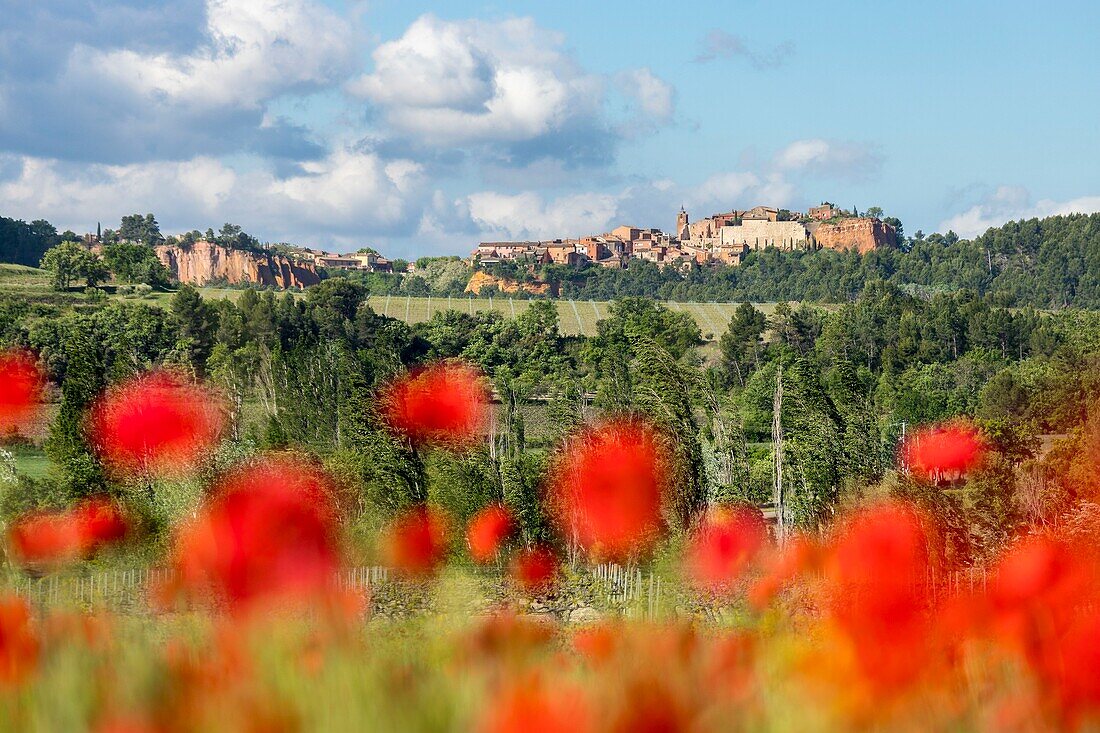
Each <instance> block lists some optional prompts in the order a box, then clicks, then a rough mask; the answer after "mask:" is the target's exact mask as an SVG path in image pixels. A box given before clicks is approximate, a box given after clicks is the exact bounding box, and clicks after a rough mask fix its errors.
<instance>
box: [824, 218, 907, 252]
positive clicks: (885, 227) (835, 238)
mask: <svg viewBox="0 0 1100 733" xmlns="http://www.w3.org/2000/svg"><path fill="white" fill-rule="evenodd" d="M808 228H809V229H810V234H811V235H812V236H813V239H814V241H815V242H817V245H818V246H819V247H822V248H824V249H838V250H839V249H854V250H856V251H858V252H859V253H860V254H864V253H866V252H870V251H871V250H873V249H878V248H879V247H885V246H888V245H892V244H894V227H892V226H890V225H889V224H886V223H884V222H881V221H879V220H878V219H872V218H870V217H865V216H861V217H853V218H850V219H841V220H840V221H838V222H837V223H836V224H819V225H817V226H814V225H812V224H811V225H810V226H809V227H808Z"/></svg>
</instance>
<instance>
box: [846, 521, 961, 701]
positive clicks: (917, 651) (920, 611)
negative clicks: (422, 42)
mask: <svg viewBox="0 0 1100 733" xmlns="http://www.w3.org/2000/svg"><path fill="white" fill-rule="evenodd" d="M927 568H928V547H927V542H926V538H925V535H924V532H923V531H922V529H921V525H920V521H919V517H918V515H917V513H916V511H915V510H914V509H913V508H911V507H908V506H905V505H903V504H897V503H884V504H881V505H878V506H873V507H869V508H867V509H863V510H860V511H858V512H856V513H855V514H853V515H852V516H851V517H848V518H847V519H846V520H845V521H844V522H842V523H841V525H840V527H839V532H838V535H837V538H836V540H835V542H834V544H833V546H832V548H831V553H830V555H829V558H828V560H827V562H826V568H825V569H826V577H825V579H826V583H827V589H826V590H827V602H828V610H829V612H830V615H831V617H832V620H833V621H834V623H835V624H836V625H837V626H838V627H839V629H840V631H841V632H842V633H843V634H844V635H845V636H846V637H847V639H848V641H849V642H850V643H851V645H852V651H853V652H854V655H855V662H856V666H857V668H858V670H859V672H860V676H861V678H862V680H863V682H864V683H866V684H867V685H868V686H869V687H870V688H871V689H872V690H874V691H875V692H876V694H898V693H901V692H904V691H906V690H907V689H908V688H909V687H910V686H911V685H912V684H913V683H914V682H915V681H916V680H917V679H919V678H920V677H921V676H922V675H926V674H928V673H930V672H931V671H932V669H933V667H934V664H933V663H934V662H938V661H942V659H941V655H940V654H938V650H937V649H936V648H935V645H934V644H933V639H932V638H931V619H932V617H931V615H930V608H929V599H928V596H927V583H926V570H927Z"/></svg>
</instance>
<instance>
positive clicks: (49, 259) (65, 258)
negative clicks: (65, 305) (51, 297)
mask: <svg viewBox="0 0 1100 733" xmlns="http://www.w3.org/2000/svg"><path fill="white" fill-rule="evenodd" d="M41 267H42V269H44V270H49V271H50V272H51V273H52V274H53V286H54V288H55V289H56V290H68V289H69V286H70V285H72V283H73V281H74V280H80V279H84V280H86V281H87V283H88V287H90V288H94V287H95V286H96V285H97V284H98V283H100V282H102V281H103V280H105V279H107V268H106V265H104V264H103V261H102V260H100V259H99V257H97V256H96V255H94V254H92V253H91V252H89V251H88V250H86V249H84V247H83V246H81V245H79V244H77V243H76V242H62V243H61V244H59V245H57V246H56V247H51V248H50V249H48V250H46V254H44V255H43V256H42V262H41Z"/></svg>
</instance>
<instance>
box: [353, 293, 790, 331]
mask: <svg viewBox="0 0 1100 733" xmlns="http://www.w3.org/2000/svg"><path fill="white" fill-rule="evenodd" d="M531 302H532V301H529V300H514V299H512V298H474V297H466V298H451V297H446V296H443V297H430V298H414V297H410V296H406V295H392V296H391V295H375V296H371V298H370V300H369V303H370V306H371V307H372V308H374V310H375V311H377V312H378V313H381V314H382V315H385V316H389V317H391V318H398V319H401V320H403V321H406V322H408V323H421V322H423V321H427V320H428V319H430V318H431V317H432V315H434V314H435V313H439V312H441V311H445V310H448V309H450V310H457V311H462V312H466V313H474V312H476V311H496V312H497V313H501V314H503V315H504V316H505V317H515V316H518V315H519V314H520V313H523V312H524V311H525V310H527V308H528V306H529V305H530V303H531ZM555 305H557V307H558V319H559V323H560V324H561V331H562V333H564V334H568V335H570V336H577V335H582V336H595V335H596V322H597V321H599V320H601V319H603V318H606V317H607V312H608V303H607V302H606V301H592V300H558V301H555ZM666 305H668V307H669V308H671V309H672V310H674V311H683V312H685V313H687V314H688V315H690V316H691V317H692V318H693V319H695V322H696V323H698V324H699V330H700V331H702V332H703V337H704V338H705V339H707V340H708V341H711V340H714V339H716V338H718V337H719V336H721V335H722V333H724V332H725V330H726V327H727V326H728V325H729V322H730V318H732V317H733V312H734V311H735V310H736V309H737V304H736V303H677V302H675V301H670V302H668V303H666ZM756 307H757V308H759V309H760V310H761V311H763V312H764V313H765V314H771V313H772V312H773V311H774V310H775V303H757V304H756Z"/></svg>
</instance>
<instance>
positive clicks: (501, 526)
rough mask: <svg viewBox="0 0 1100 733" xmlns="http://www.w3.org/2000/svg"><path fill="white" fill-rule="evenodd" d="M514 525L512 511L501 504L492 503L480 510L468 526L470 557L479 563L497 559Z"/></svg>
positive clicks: (467, 535) (467, 538)
mask: <svg viewBox="0 0 1100 733" xmlns="http://www.w3.org/2000/svg"><path fill="white" fill-rule="evenodd" d="M514 527H515V522H514V521H513V519H512V513H511V512H509V511H508V510H507V509H505V508H504V507H502V506H500V505H499V504H492V505H490V506H487V507H485V508H484V509H482V510H481V511H479V512H478V513H477V514H475V515H474V516H473V518H471V519H470V523H469V525H467V527H466V542H467V544H469V546H470V557H472V558H473V559H474V561H475V562H479V563H487V562H490V561H491V560H494V559H496V557H497V555H499V554H500V548H501V546H502V545H503V544H504V541H505V540H506V539H507V538H508V535H509V534H511V533H512V529H513V528H514Z"/></svg>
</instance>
